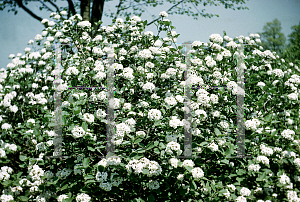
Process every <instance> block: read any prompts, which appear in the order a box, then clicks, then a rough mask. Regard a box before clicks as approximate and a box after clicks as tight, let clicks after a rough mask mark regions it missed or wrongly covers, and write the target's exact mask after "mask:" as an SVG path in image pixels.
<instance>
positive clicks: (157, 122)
mask: <svg viewBox="0 0 300 202" xmlns="http://www.w3.org/2000/svg"><path fill="white" fill-rule="evenodd" d="M160 123H161V120H159V121H155V123H154V125H153V126H158V125H160Z"/></svg>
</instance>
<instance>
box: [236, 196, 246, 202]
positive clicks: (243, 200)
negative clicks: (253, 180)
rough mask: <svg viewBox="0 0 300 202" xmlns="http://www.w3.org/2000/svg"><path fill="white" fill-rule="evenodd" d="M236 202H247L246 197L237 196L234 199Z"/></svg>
mask: <svg viewBox="0 0 300 202" xmlns="http://www.w3.org/2000/svg"><path fill="white" fill-rule="evenodd" d="M235 200H236V201H237V202H247V199H246V198H245V197H243V196H239V197H237V198H236V199H235Z"/></svg>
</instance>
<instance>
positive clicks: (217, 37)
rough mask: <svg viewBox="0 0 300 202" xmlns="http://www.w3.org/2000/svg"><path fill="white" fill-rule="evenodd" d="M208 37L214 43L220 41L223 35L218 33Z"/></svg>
mask: <svg viewBox="0 0 300 202" xmlns="http://www.w3.org/2000/svg"><path fill="white" fill-rule="evenodd" d="M209 39H210V40H211V41H212V42H214V43H222V42H223V37H221V36H220V34H212V35H210V36H209Z"/></svg>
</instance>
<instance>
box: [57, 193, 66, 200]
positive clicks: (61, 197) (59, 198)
mask: <svg viewBox="0 0 300 202" xmlns="http://www.w3.org/2000/svg"><path fill="white" fill-rule="evenodd" d="M67 198H69V197H68V195H66V194H62V195H60V196H59V197H58V198H57V201H58V202H62V201H63V200H64V199H67Z"/></svg>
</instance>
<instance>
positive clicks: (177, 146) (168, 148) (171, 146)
mask: <svg viewBox="0 0 300 202" xmlns="http://www.w3.org/2000/svg"><path fill="white" fill-rule="evenodd" d="M172 150H173V151H176V153H177V155H180V154H181V153H182V150H181V149H180V144H179V143H177V142H173V141H171V142H169V143H168V144H167V146H166V149H165V151H166V153H167V154H173V151H172Z"/></svg>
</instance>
